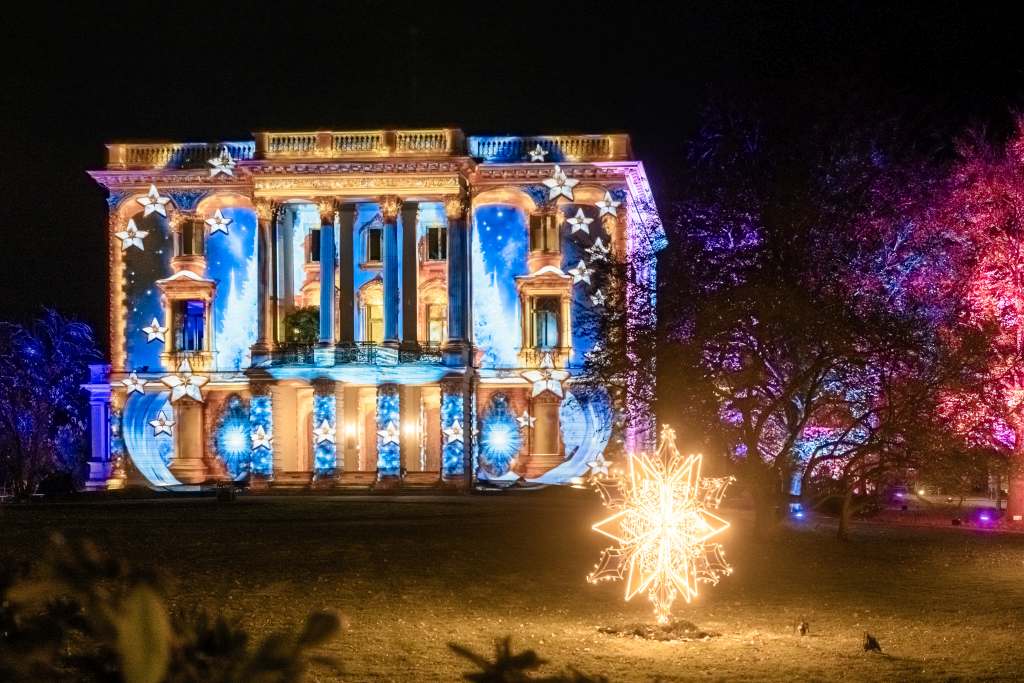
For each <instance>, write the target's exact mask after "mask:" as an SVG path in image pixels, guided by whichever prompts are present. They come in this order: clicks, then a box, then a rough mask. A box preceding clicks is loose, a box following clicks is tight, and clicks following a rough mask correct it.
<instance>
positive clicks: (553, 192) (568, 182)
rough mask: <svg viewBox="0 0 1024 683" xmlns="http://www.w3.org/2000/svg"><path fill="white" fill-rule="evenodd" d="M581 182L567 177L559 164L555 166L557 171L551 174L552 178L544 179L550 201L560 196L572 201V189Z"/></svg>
mask: <svg viewBox="0 0 1024 683" xmlns="http://www.w3.org/2000/svg"><path fill="white" fill-rule="evenodd" d="M579 182H580V181H578V180H576V179H575V178H570V177H568V176H566V175H565V173H564V172H563V171H562V169H560V168H559V167H558V164H555V170H554V171H553V172H552V173H551V177H550V178H545V179H544V186H545V187H547V188H548V199H554V198H555V197H559V196H562V197H565V198H566V199H572V188H574V187H576V186H577V185H579Z"/></svg>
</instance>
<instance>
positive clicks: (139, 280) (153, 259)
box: [122, 210, 173, 372]
mask: <svg viewBox="0 0 1024 683" xmlns="http://www.w3.org/2000/svg"><path fill="white" fill-rule="evenodd" d="M134 220H135V224H136V225H137V226H138V228H139V230H144V231H146V232H148V233H149V234H148V235H146V237H145V239H144V240H143V246H144V247H145V249H143V250H141V251H140V250H139V249H135V248H132V249H128V250H127V251H124V252H123V253H122V258H123V259H124V285H123V286H124V301H125V308H126V313H127V315H126V316H125V329H124V346H125V366H126V367H127V369H129V370H138V371H141V372H146V371H152V372H159V371H160V369H161V365H160V353H161V352H162V351H163V350H164V345H163V342H161V341H159V340H153V341H151V342H148V343H147V342H146V335H145V334H144V333H143V332H142V328H143V327H146V326H147V325H149V324H150V322H151V321H152V320H153V318H156V319H157V321H159V322H160V324H161V325H166V324H167V321H166V320H164V317H165V316H164V309H163V306H162V305H161V303H160V290H159V289H158V288H157V286H156V284H155V283H156V281H157V280H162V279H164V278H166V277H170V275H171V255H172V251H173V243H172V241H171V228H170V224H169V223H168V222H167V219H166V218H164V217H163V216H161V215H160V214H158V213H151V214H150V215H148V216H146V217H145V218H143V216H142V211H141V210H140V211H139V213H137V214H135V216H134Z"/></svg>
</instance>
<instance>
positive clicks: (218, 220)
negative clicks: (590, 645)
mask: <svg viewBox="0 0 1024 683" xmlns="http://www.w3.org/2000/svg"><path fill="white" fill-rule="evenodd" d="M205 222H206V224H207V225H209V226H210V234H211V235H213V233H215V232H222V233H224V234H225V235H226V234H228V226H229V225H231V223H232V220H231V219H230V218H224V214H222V213H221V212H220V209H217V210H216V211H214V212H213V218H207V219H206V221H205Z"/></svg>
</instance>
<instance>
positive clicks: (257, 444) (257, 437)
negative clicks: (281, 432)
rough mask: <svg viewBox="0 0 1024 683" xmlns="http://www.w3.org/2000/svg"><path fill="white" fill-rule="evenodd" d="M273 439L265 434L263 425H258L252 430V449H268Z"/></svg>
mask: <svg viewBox="0 0 1024 683" xmlns="http://www.w3.org/2000/svg"><path fill="white" fill-rule="evenodd" d="M273 439H274V437H272V436H270V435H268V434H267V430H266V429H264V428H263V425H259V426H258V427H256V429H254V430H252V448H253V450H256V449H257V448H266V449H268V450H269V449H270V442H271V441H273Z"/></svg>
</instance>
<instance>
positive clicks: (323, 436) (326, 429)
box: [313, 420, 334, 443]
mask: <svg viewBox="0 0 1024 683" xmlns="http://www.w3.org/2000/svg"><path fill="white" fill-rule="evenodd" d="M313 437H314V438H315V439H316V442H317V443H324V442H325V441H329V442H331V443H334V427H332V426H331V423H330V422H328V421H327V420H321V421H320V426H319V427H317V428H316V429H314V430H313Z"/></svg>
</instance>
